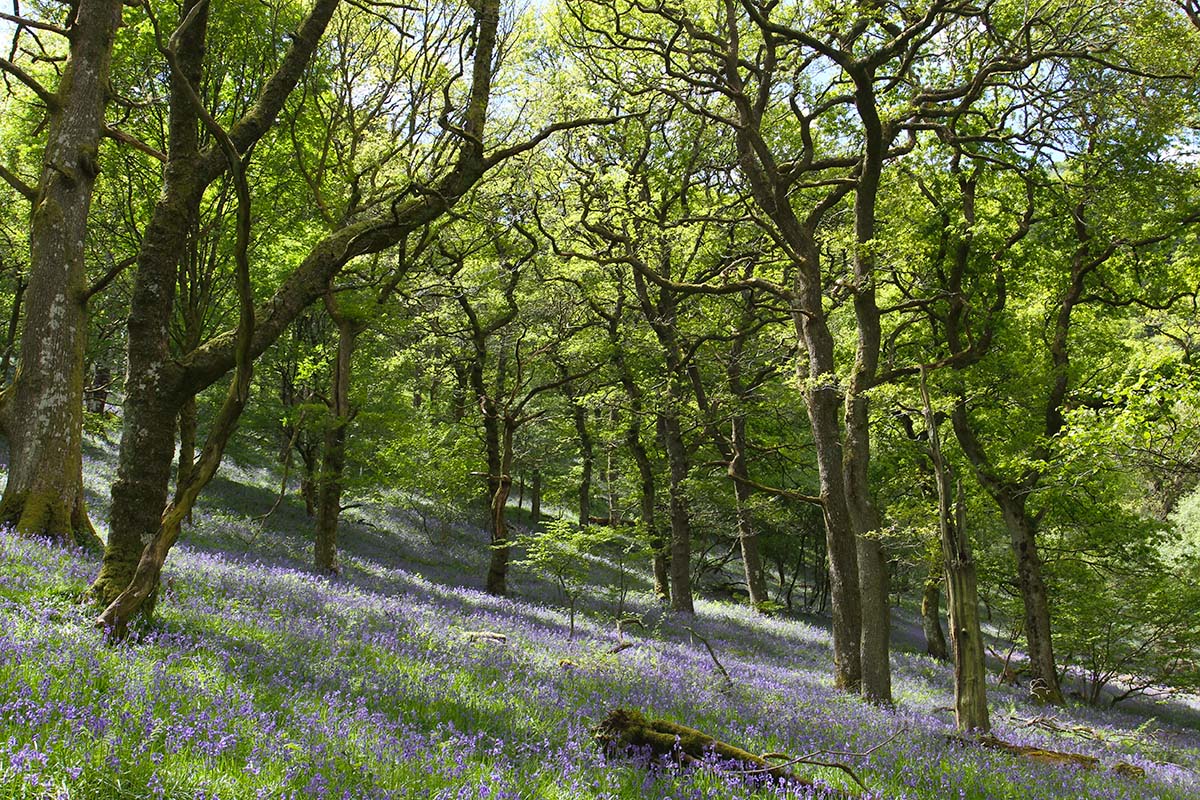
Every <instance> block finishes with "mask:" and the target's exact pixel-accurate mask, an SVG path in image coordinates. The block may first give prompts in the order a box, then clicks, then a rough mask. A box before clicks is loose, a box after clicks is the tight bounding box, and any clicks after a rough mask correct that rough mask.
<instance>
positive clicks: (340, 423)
mask: <svg viewBox="0 0 1200 800" xmlns="http://www.w3.org/2000/svg"><path fill="white" fill-rule="evenodd" d="M326 304H327V306H328V307H329V313H330V316H331V317H332V318H333V320H334V322H335V323H336V324H337V330H338V343H337V352H336V354H335V356H334V361H333V370H332V375H331V376H330V387H329V388H330V408H329V412H330V416H331V419H330V421H329V425H328V427H327V428H326V429H325V437H324V453H323V455H322V459H321V473H320V478H319V481H318V486H317V519H316V541H315V543H314V545H313V563H314V565H315V566H316V568H317V569H318V570H320V571H321V572H326V573H333V574H336V573H337V572H338V571H339V570H338V558H337V529H338V518H339V516H340V515H341V513H342V486H343V479H344V472H345V468H346V429H347V428H348V427H349V425H350V417H351V413H352V412H351V409H350V377H351V364H352V361H353V359H354V346H355V344H356V343H357V341H358V336H359V334H360V333H362V331H363V330H364V329H365V326H364V325H362V324H361V323H359V322H356V321H355V320H352V319H350V318H348V317H346V316H345V315H344V314H342V313H341V312H340V311H339V309H338V307H337V305H336V300H334V299H333V297H332V295H326Z"/></svg>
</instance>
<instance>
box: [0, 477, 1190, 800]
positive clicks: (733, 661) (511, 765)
mask: <svg viewBox="0 0 1200 800" xmlns="http://www.w3.org/2000/svg"><path fill="white" fill-rule="evenodd" d="M102 473H103V465H100V466H96V465H91V466H89V475H90V477H91V478H92V479H102V478H103V477H105V476H104V475H103V474H102ZM254 477H255V476H252V475H243V476H239V474H238V473H237V472H236V471H234V472H233V473H232V477H229V474H228V473H227V479H226V483H225V484H224V487H223V488H221V487H218V493H217V494H216V495H215V496H214V498H213V499H212V500H210V501H209V502H210V505H208V506H205V507H203V508H201V509H200V511H199V513H198V514H197V517H196V519H195V522H194V525H193V526H192V528H190V529H189V530H188V532H187V533H185V537H187V538H188V542H187V543H186V544H183V545H181V546H179V547H178V548H177V550H176V552H175V553H174V554H173V555H172V559H171V561H170V563H169V565H168V569H167V573H166V575H165V576H164V587H163V591H162V596H161V598H160V600H159V603H158V608H157V611H156V618H155V620H154V622H153V623H152V624H150V625H148V626H146V627H144V628H143V629H142V630H140V631H139V632H138V634H137V635H136V636H135V637H133V639H131V640H130V641H127V642H125V643H123V644H120V645H116V646H113V645H107V644H105V643H104V641H103V638H102V635H101V634H100V633H99V632H97V631H95V630H93V628H92V627H91V624H90V621H91V617H92V615H93V614H94V611H92V610H90V609H88V608H85V607H81V606H79V605H77V604H76V602H75V600H76V598H77V597H78V596H79V595H80V593H81V592H82V591H83V589H84V588H85V587H86V585H87V583H88V581H89V579H90V578H91V577H92V576H93V575H94V573H95V571H96V568H97V562H96V557H95V556H92V555H88V554H84V553H81V552H75V551H66V550H62V549H58V548H56V547H52V546H49V545H48V544H46V543H44V542H40V541H33V540H28V539H22V538H18V537H15V536H13V535H11V534H9V533H8V532H3V531H0V797H3V798H38V800H41V799H42V798H110V797H112V798H116V797H120V798H189V799H192V798H195V799H196V800H199V799H200V798H445V799H446V800H450V798H464V799H465V798H512V799H513V800H516V799H517V798H521V799H522V800H525V799H529V800H534V799H537V798H548V799H553V798H564V799H565V798H631V799H632V798H672V800H707V799H709V798H742V797H747V798H749V797H764V798H767V797H806V796H821V795H820V794H813V792H812V791H811V790H807V792H806V791H801V790H797V789H795V788H787V787H779V786H771V785H765V784H763V783H761V782H760V783H758V784H751V783H748V782H747V781H746V780H745V779H742V778H738V777H737V776H735V775H731V774H730V772H729V770H728V769H723V768H721V766H720V765H709V766H708V767H707V768H689V769H684V770H680V769H677V768H674V767H672V766H670V765H661V766H659V767H658V768H655V769H645V768H644V765H639V764H636V763H629V762H617V763H613V762H608V761H606V760H605V759H604V757H603V755H602V754H601V753H600V751H599V749H598V748H597V747H596V745H595V742H594V740H593V734H592V732H591V728H592V727H593V726H594V725H595V724H596V723H597V722H598V721H599V720H600V719H601V718H603V717H604V715H605V714H606V713H607V712H608V711H609V710H610V709H612V708H614V707H617V706H630V707H634V708H637V709H640V710H642V711H643V712H645V713H646V714H647V715H649V716H657V717H663V718H667V719H670V720H673V721H676V722H680V723H683V724H685V725H690V726H692V727H696V728H701V729H703V730H705V731H706V732H709V733H711V734H713V735H715V736H717V737H719V738H722V739H725V740H726V741H730V742H732V743H735V744H739V745H741V746H743V747H745V748H747V749H750V750H753V751H756V752H766V751H776V752H785V753H792V754H796V755H800V754H804V753H811V752H813V751H818V750H831V751H844V752H863V751H867V750H870V749H871V748H874V747H876V745H879V744H880V743H883V745H882V746H881V747H878V749H875V750H874V752H872V753H870V754H869V755H867V756H863V757H857V756H843V755H839V756H826V757H825V758H826V759H828V760H838V761H843V762H845V763H847V764H849V765H851V766H853V767H854V769H855V771H856V772H857V774H858V775H859V776H860V777H861V778H862V780H863V781H864V782H865V783H866V784H867V786H868V787H869V793H868V794H864V795H863V796H864V797H870V798H896V799H897V800H900V798H910V799H913V798H929V799H930V800H934V799H935V798H936V799H937V800H942V799H943V798H1011V799H1012V800H1041V799H1042V798H1106V799H1107V798H1113V799H1114V800H1115V799H1116V798H1129V799H1130V800H1134V799H1135V798H1137V799H1140V798H1178V799H1179V800H1184V799H1185V798H1195V797H1198V796H1200V772H1198V770H1200V730H1198V729H1197V728H1196V725H1197V719H1200V714H1197V713H1196V711H1195V710H1194V709H1190V708H1188V707H1186V706H1185V705H1183V704H1182V703H1180V702H1179V701H1176V702H1175V704H1173V705H1171V706H1164V707H1162V708H1161V709H1159V710H1160V712H1161V713H1160V715H1159V716H1158V717H1157V718H1154V717H1148V716H1146V714H1145V713H1130V712H1125V711H1121V710H1114V711H1097V710H1092V709H1084V708H1082V707H1072V708H1069V709H1064V710H1055V711H1054V714H1055V715H1056V716H1057V718H1058V719H1059V720H1060V721H1061V722H1063V723H1064V724H1070V725H1085V726H1087V727H1088V728H1089V729H1090V730H1091V731H1093V732H1094V734H1095V735H1096V737H1098V738H1082V737H1078V736H1071V735H1066V734H1055V733H1051V732H1049V731H1045V730H1042V729H1040V728H1033V727H1028V726H1026V725H1024V724H1023V723H1022V722H1021V721H1020V719H1022V718H1024V719H1028V718H1029V717H1032V716H1034V715H1036V714H1039V713H1046V711H1045V709H1038V708H1035V707H1032V706H1029V705H1028V704H1027V703H1026V700H1025V698H1024V696H1023V695H1022V694H1021V692H1020V690H1017V689H1006V688H1001V687H995V689H994V691H993V692H992V694H991V699H992V708H993V718H994V720H995V722H996V727H997V733H998V734H999V735H1000V736H1001V737H1002V738H1004V739H1006V740H1008V741H1012V742H1017V743H1023V744H1034V745H1038V746H1043V747H1051V748H1054V749H1058V750H1065V751H1072V752H1080V753H1088V754H1091V755H1095V756H1097V757H1099V758H1100V759H1101V761H1102V763H1103V768H1102V769H1100V770H1096V771H1082V770H1079V769H1075V768H1061V767H1054V766H1045V765H1039V764H1035V763H1032V762H1030V761H1028V760H1021V759H1017V758H1014V757H1012V756H1010V755H1007V754H1004V753H999V752H993V751H984V750H979V749H975V748H964V747H962V746H960V745H956V744H954V743H952V742H950V741H948V739H947V734H949V733H952V729H953V723H952V717H951V715H950V713H949V712H948V710H947V707H948V706H950V704H951V702H952V698H951V697H950V694H949V691H948V689H949V687H950V685H951V680H952V679H951V674H950V672H949V669H948V668H947V667H946V666H945V665H943V664H940V663H937V662H934V661H932V660H930V659H928V658H926V657H924V656H923V655H918V654H915V653H909V652H898V653H897V654H896V659H895V673H896V675H895V683H896V691H895V694H896V700H897V705H896V708H895V709H894V710H884V709H880V708H875V707H871V706H869V705H866V704H863V703H862V702H860V701H858V700H856V699H854V698H851V697H847V696H844V695H841V694H839V693H837V692H835V691H834V690H833V688H832V685H831V681H830V677H829V673H830V655H829V635H828V632H827V630H826V629H825V628H824V627H822V626H821V625H819V624H815V623H810V622H805V621H801V620H796V619H785V618H766V617H762V616H758V615H755V614H753V613H751V612H749V611H748V610H745V609H742V608H740V607H737V606H734V605H732V604H727V603H714V602H700V603H699V605H698V611H699V614H698V617H697V618H696V620H694V621H690V622H686V623H685V622H681V621H679V620H676V619H673V618H672V617H670V616H669V615H665V614H663V613H662V612H661V611H660V610H659V609H658V607H657V605H656V604H655V603H654V602H653V601H652V600H651V599H650V598H649V597H648V596H646V595H645V594H638V593H635V594H633V595H631V596H630V597H628V598H626V610H632V611H633V612H634V613H641V614H642V615H643V618H644V619H645V621H646V623H647V627H646V628H645V629H641V628H635V629H633V630H626V631H625V632H624V636H625V637H626V639H627V640H629V641H633V642H634V643H635V645H634V646H633V647H630V648H628V649H625V650H623V651H621V652H619V653H616V654H613V653H610V652H609V650H611V649H612V647H613V645H614V643H615V642H616V640H617V632H616V630H615V626H614V625H613V623H612V618H613V609H612V608H611V607H610V606H609V604H608V603H606V602H595V603H593V604H592V605H591V606H590V607H589V609H588V610H587V611H586V612H585V613H584V614H583V616H582V618H581V620H580V621H579V622H578V624H577V631H576V635H575V637H574V639H569V638H568V635H567V614H566V611H565V609H564V608H563V607H562V605H561V604H559V603H556V602H555V598H554V595H553V593H552V592H551V591H549V590H548V589H547V588H546V587H545V586H543V585H542V584H539V583H537V582H536V581H535V580H533V579H532V578H531V577H526V578H525V580H524V582H523V581H522V579H521V576H520V575H514V578H515V579H516V586H517V594H518V597H517V598H516V599H498V598H494V597H490V596H488V595H486V594H484V593H482V592H480V591H479V590H478V589H477V588H472V584H476V579H477V578H478V577H479V576H480V575H481V574H482V571H481V566H482V561H483V558H485V557H486V548H485V547H484V545H483V542H484V537H483V535H482V532H480V531H478V530H475V529H472V528H470V527H469V526H465V525H464V526H462V527H461V529H456V530H455V531H454V532H452V533H451V534H450V535H449V536H446V535H445V531H442V532H440V533H436V534H430V533H428V532H425V533H422V532H421V531H420V530H419V529H418V527H416V526H414V525H413V524H412V519H411V518H408V517H406V516H405V514H404V513H402V512H400V511H397V510H396V509H395V508H394V507H389V508H388V509H384V508H380V509H379V513H378V515H377V516H375V517H374V518H373V519H372V518H368V515H365V514H363V511H362V510H359V513H360V514H362V515H363V517H364V518H363V519H362V520H360V521H359V522H358V523H354V522H350V523H348V524H347V525H346V526H345V531H344V535H343V539H344V543H345V547H346V557H345V569H344V572H343V575H342V576H341V577H338V578H336V579H326V578H322V577H318V576H316V575H314V574H313V573H312V572H310V571H307V570H306V569H305V568H304V567H303V559H304V551H305V549H306V542H307V535H306V529H305V527H304V523H303V515H302V513H298V512H296V511H295V509H292V510H291V511H288V512H287V513H284V514H283V515H282V516H281V517H280V518H279V519H276V520H273V521H272V522H271V524H270V525H269V526H264V525H263V524H262V523H259V522H257V521H255V520H253V519H252V514H251V513H250V511H249V509H250V508H252V507H256V506H257V507H258V508H259V509H260V511H259V512H258V513H261V509H265V508H266V507H269V506H270V500H269V498H264V497H261V496H259V495H260V494H264V493H267V494H269V492H268V490H266V489H254V487H253V486H252V483H253V481H252V480H251V479H252V478H254ZM266 481H267V479H266V478H263V479H262V483H263V486H264V487H265V485H266ZM247 487H248V488H247ZM256 492H257V493H258V494H256ZM239 493H240V494H239ZM263 500H266V502H265V503H263V502H262V501H263ZM99 502H101V500H100V498H97V503H99ZM243 507H244V508H243ZM231 508H232V509H235V512H231V511H230V510H229V509H231ZM238 509H242V510H244V511H245V516H239V514H241V513H242V510H238ZM289 515H290V516H289ZM97 516H98V518H99V515H97ZM476 585H477V584H476ZM685 624H690V625H691V626H692V627H694V628H695V630H696V631H697V632H698V633H700V634H701V635H703V636H704V637H705V638H706V639H707V640H708V641H709V643H710V644H711V645H712V647H713V648H714V650H715V651H716V653H717V654H718V656H719V657H720V661H721V664H722V665H723V666H724V667H725V669H726V670H727V671H728V672H729V674H730V676H731V677H732V679H733V683H734V686H733V688H732V689H729V688H728V686H727V685H726V683H725V681H724V679H723V678H722V677H721V675H720V673H719V671H718V670H717V668H716V667H715V666H714V664H713V660H712V658H711V657H710V656H709V654H708V652H707V650H706V649H705V648H704V646H703V645H702V643H701V642H699V641H696V640H694V639H693V638H692V637H691V636H690V635H689V634H688V633H687V632H686V631H685V630H683V626H684V625H685ZM472 631H491V632H496V633H502V634H504V635H505V636H506V637H507V641H506V642H503V643H501V642H497V641H493V640H489V639H479V638H474V639H473V638H472V637H470V636H469V635H468V633H469V632H472ZM1142 712H1144V709H1142ZM893 737H894V738H893ZM1120 762H1125V763H1128V764H1133V765H1136V766H1138V767H1141V768H1143V769H1144V770H1145V771H1146V777H1145V778H1144V779H1141V780H1136V779H1130V778H1126V777H1123V776H1120V775H1117V774H1115V773H1113V772H1112V771H1111V769H1110V768H1111V767H1112V766H1114V765H1115V764H1117V763H1120ZM803 774H805V775H806V776H809V777H812V778H815V779H817V780H818V781H823V782H826V783H828V784H829V785H830V786H831V787H837V788H840V789H844V790H845V789H850V788H851V787H852V784H850V783H849V782H848V781H847V779H846V778H845V776H844V775H843V774H842V773H841V772H839V771H837V770H832V769H823V768H807V767H805V768H804V769H803Z"/></svg>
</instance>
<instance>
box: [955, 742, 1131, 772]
mask: <svg viewBox="0 0 1200 800" xmlns="http://www.w3.org/2000/svg"><path fill="white" fill-rule="evenodd" d="M946 738H947V739H948V740H950V741H951V742H954V743H956V744H960V745H964V746H969V745H978V746H980V747H986V748H987V749H989V750H999V751H1001V752H1004V753H1009V754H1011V755H1014V756H1021V757H1022V758H1028V759H1030V760H1031V761H1037V762H1040V763H1042V764H1050V765H1052V766H1058V767H1078V768H1080V769H1086V770H1093V769H1099V768H1100V767H1101V763H1100V759H1098V758H1096V757H1095V756H1088V755H1083V754H1081V753H1064V752H1062V751H1060V750H1046V749H1045V748H1041V747H1031V746H1029V745H1023V744H1011V743H1009V742H1006V741H1004V740H1003V739H998V738H996V737H995V736H992V735H991V734H986V735H984V736H977V737H967V736H958V735H951V736H947V737H946ZM1112 772H1115V773H1116V774H1117V775H1121V776H1122V777H1125V778H1131V779H1135V780H1136V779H1140V778H1145V777H1146V770H1144V769H1142V768H1141V767H1139V766H1136V765H1134V764H1127V763H1125V762H1124V761H1121V762H1118V763H1116V764H1114V765H1113V766H1112Z"/></svg>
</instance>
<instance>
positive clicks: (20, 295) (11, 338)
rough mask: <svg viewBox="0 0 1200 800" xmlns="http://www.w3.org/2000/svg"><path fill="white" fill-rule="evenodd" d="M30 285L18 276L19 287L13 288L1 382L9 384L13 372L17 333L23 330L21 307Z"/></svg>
mask: <svg viewBox="0 0 1200 800" xmlns="http://www.w3.org/2000/svg"><path fill="white" fill-rule="evenodd" d="M28 288H29V284H27V283H26V282H25V278H24V276H22V275H17V285H16V286H14V287H13V301H12V307H11V308H10V309H9V312H8V334H7V335H6V336H5V342H4V357H3V358H0V381H3V382H5V383H7V382H8V379H9V376H10V373H11V372H12V357H13V352H14V351H15V350H16V347H17V333H18V332H19V331H20V329H21V306H22V302H23V300H24V299H25V290H26V289H28Z"/></svg>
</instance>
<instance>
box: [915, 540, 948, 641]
mask: <svg viewBox="0 0 1200 800" xmlns="http://www.w3.org/2000/svg"><path fill="white" fill-rule="evenodd" d="M944 572H945V570H944V568H943V566H942V564H941V562H940V561H939V562H938V564H937V565H936V566H933V567H931V568H930V571H929V576H928V577H927V578H925V583H924V585H923V587H922V590H921V627H922V628H923V629H924V631H925V652H926V653H928V654H929V655H931V656H933V657H934V658H936V659H937V660H938V661H945V660H946V659H948V658H949V657H950V653H949V651H947V649H946V635H945V634H944V633H943V632H942V611H941V604H942V576H943V573H944Z"/></svg>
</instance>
